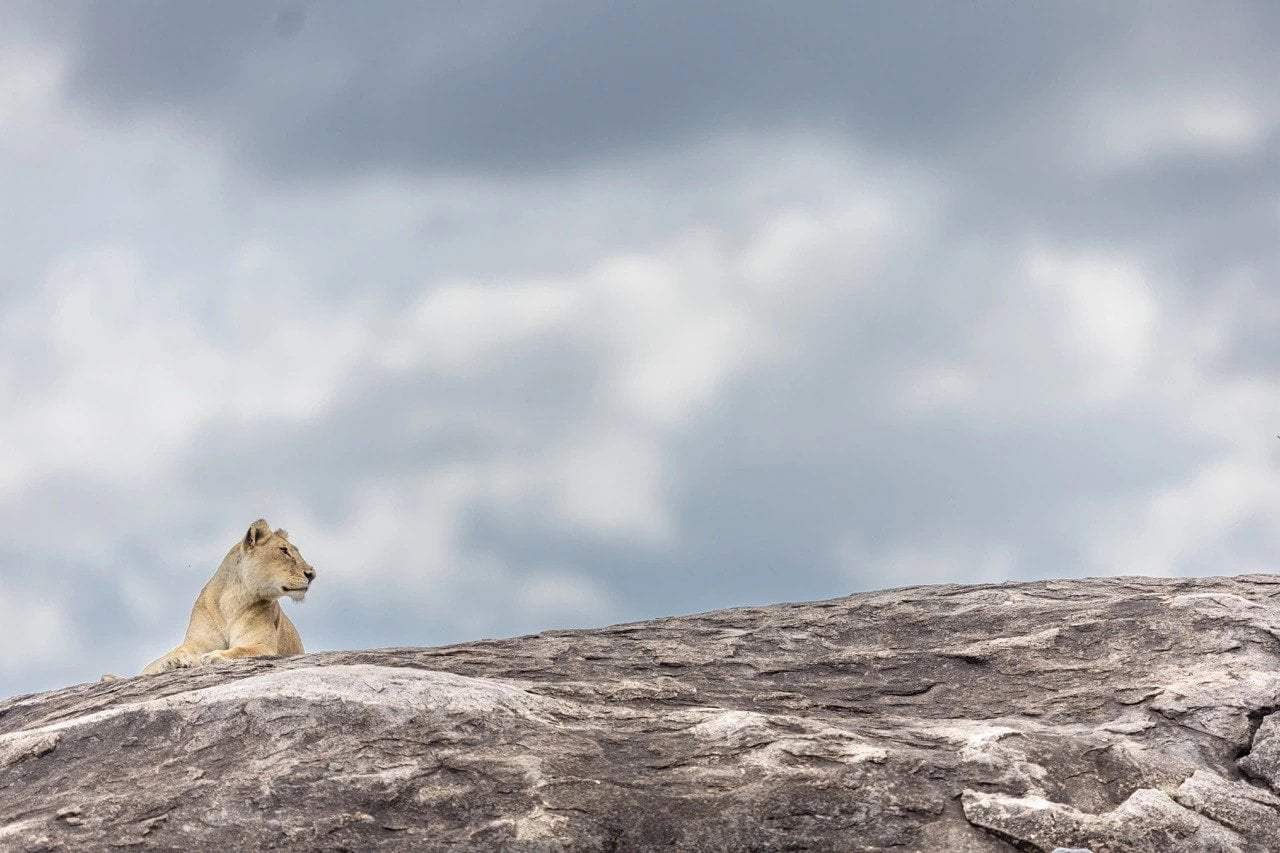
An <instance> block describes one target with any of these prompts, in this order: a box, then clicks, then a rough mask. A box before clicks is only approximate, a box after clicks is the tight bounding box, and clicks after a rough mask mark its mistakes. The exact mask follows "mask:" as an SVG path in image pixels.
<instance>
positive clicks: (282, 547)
mask: <svg viewBox="0 0 1280 853" xmlns="http://www.w3.org/2000/svg"><path fill="white" fill-rule="evenodd" d="M280 551H281V552H282V553H283V554H284V555H285V556H286V557H287V556H289V549H288V548H286V547H284V546H283V545H281V546H280Z"/></svg>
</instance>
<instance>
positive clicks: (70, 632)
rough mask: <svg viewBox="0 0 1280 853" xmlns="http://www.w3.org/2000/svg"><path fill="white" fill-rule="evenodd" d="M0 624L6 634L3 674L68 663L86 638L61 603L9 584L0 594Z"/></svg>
mask: <svg viewBox="0 0 1280 853" xmlns="http://www.w3.org/2000/svg"><path fill="white" fill-rule="evenodd" d="M0 625H3V626H4V630H5V636H6V637H7V640H6V642H5V643H4V644H3V645H2V646H0V675H4V676H12V675H17V674H21V673H24V672H29V671H31V670H33V669H35V668H38V667H42V666H48V665H50V664H64V665H65V663H66V660H67V659H68V658H69V657H71V656H72V655H75V654H77V653H78V652H79V651H80V649H81V644H82V642H83V640H84V638H83V637H81V636H80V635H79V633H78V632H77V631H76V630H75V629H74V628H73V626H72V625H71V622H70V620H69V618H68V614H67V612H66V610H65V609H64V608H63V607H62V605H61V604H59V603H58V602H54V601H40V600H39V598H38V595H37V593H36V591H35V590H32V589H18V588H14V586H13V585H12V584H10V583H6V584H5V589H4V595H3V596H0Z"/></svg>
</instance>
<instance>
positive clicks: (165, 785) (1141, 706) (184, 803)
mask: <svg viewBox="0 0 1280 853" xmlns="http://www.w3.org/2000/svg"><path fill="white" fill-rule="evenodd" d="M1278 594H1280V586H1277V584H1276V579H1275V578H1271V577H1256V576H1242V577H1236V578H1206V579H1147V578H1112V579H1089V580H1073V581H1047V582H1038V583H1024V584H1003V585H986V586H935V587H916V588H907V589H898V590H889V591H885V592H876V593H868V594H861V595H854V596H850V597H848V598H843V599H837V600H834V601H824V602H816V603H810V604H782V605H775V606H771V607H748V608H739V609H736V610H726V611H721V612H717V613H708V614H702V615H698V616H687V617H680V618H673V619H661V620H656V621H652V622H643V623H635V624H629V625H617V626H613V627H610V628H601V629H598V630H590V631H551V632H546V633H543V634H539V635H536V636H530V637H519V638H515V639H510V640H500V641H494V640H484V641H481V642H476V643H468V644H465V645H460V646H452V647H448V648H442V649H415V648H406V649H385V650H379V651H363V652H331V653H324V654H313V655H305V656H301V657H294V658H275V659H256V660H244V661H237V662H232V663H227V664H223V665H218V666H212V667H201V668H197V669H192V670H178V671H174V672H170V673H165V674H163V675H157V676H151V677H144V678H128V679H121V680H119V681H111V682H104V683H93V684H83V685H77V686H74V687H69V688H66V689H64V690H58V691H53V692H49V693H44V694H38V695H31V696H19V697H15V698H12V699H9V700H6V701H4V702H0V850H6V851H8V850H104V849H110V848H113V847H128V848H131V849H139V850H156V849H158V850H192V849H210V848H217V849H265V848H279V849H299V850H308V849H326V850H342V849H347V850H376V849H387V850H475V851H480V850H483V851H492V850H512V851H521V850H529V851H552V850H574V851H579V850H581V851H596V850H600V851H604V850H654V849H662V850H683V851H713V850H714V851H724V850H831V851H856V850H886V849H902V850H928V851H944V850H945V851H1010V850H1040V851H1046V853H1048V851H1054V850H1089V851H1092V853H1107V852H1108V851H1162V853H1163V851H1236V850H1238V851H1268V850H1276V851H1280V795H1278V793H1277V790H1276V788H1277V787H1278V786H1280V715H1275V712H1276V709H1277V708H1278V707H1280V640H1278V639H1277V637H1278V636H1280V606H1278V605H1277V604H1276V603H1275V602H1274V601H1273V598H1272V597H1273V596H1275V595H1278Z"/></svg>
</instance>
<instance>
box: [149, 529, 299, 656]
mask: <svg viewBox="0 0 1280 853" xmlns="http://www.w3.org/2000/svg"><path fill="white" fill-rule="evenodd" d="M314 578H315V570H314V569H312V568H311V565H310V564H309V563H308V562H307V561H306V560H304V559H303V558H302V554H300V553H299V552H298V549H297V548H296V547H295V546H294V545H293V543H291V542H290V541H289V534H288V533H286V532H285V531H283V530H276V531H275V532H272V530H271V527H270V526H269V525H268V524H267V522H266V521H264V520H262V519H258V520H257V521H255V522H254V523H253V524H252V525H250V526H249V531H248V532H247V533H246V534H245V536H244V539H242V540H241V541H239V542H237V543H236V544H235V547H233V548H232V549H231V550H230V551H228V552H227V556H226V558H224V559H223V561H222V565H220V566H218V570H217V571H216V572H214V574H213V578H212V579H211V580H210V581H209V582H208V583H207V584H205V585H204V589H202V590H200V596H199V597H198V598H196V603H195V606H194V607H192V608H191V621H190V623H189V624H188V625H187V635H186V637H185V638H183V640H182V645H180V646H178V647H177V648H176V649H174V650H173V651H171V652H169V653H168V654H166V655H164V656H162V657H160V658H157V659H156V660H154V661H152V662H151V663H149V664H147V666H146V667H145V668H144V669H143V670H142V674H143V675H155V674H156V673H159V672H165V671H166V670H170V669H178V668H180V667H187V666H201V665H203V664H210V663H216V662H217V661H223V660H232V659H234V658H247V657H258V656H261V655H300V654H302V638H301V637H299V636H298V629H297V628H295V627H293V623H292V622H290V621H289V617H288V616H286V615H285V614H284V611H283V610H281V609H280V603H279V601H277V599H279V598H280V597H281V596H284V595H287V596H289V597H290V598H292V599H293V600H294V601H302V600H303V598H304V597H305V596H306V594H307V589H308V588H309V587H310V586H311V581H312V580H313V579H314Z"/></svg>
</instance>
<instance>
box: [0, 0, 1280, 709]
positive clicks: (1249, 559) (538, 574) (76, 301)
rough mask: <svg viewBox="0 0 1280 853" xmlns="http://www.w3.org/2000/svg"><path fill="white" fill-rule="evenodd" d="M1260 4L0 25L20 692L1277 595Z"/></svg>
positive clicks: (788, 5)
mask: <svg viewBox="0 0 1280 853" xmlns="http://www.w3.org/2000/svg"><path fill="white" fill-rule="evenodd" d="M1277 44H1280V4H1277V3H1275V2H1270V0H1258V2H1253V3H1249V2H1227V1H1226V0H1214V2H1198V3H1192V2H1179V0H1162V2H1158V3H1157V2H1150V3H1148V2H1136V0H1135V2H1124V3H1116V2H1112V0H1102V2H1097V3H1092V2H1087V0H1080V2H1077V1H1076V0H1071V2H1066V1H1065V0H1064V2H1058V3H1053V2H1037V3H1028V2H1023V0H1005V2H988V0H937V2H900V1H899V0H895V1H894V2H889V0H884V2H880V0H876V2H872V0H867V2H849V1H848V0H830V1H829V2H828V0H804V1H803V2H785V3H784V2H769V3H765V2H756V0H695V2H683V0H681V2H676V0H645V2H639V1H638V0H636V2H631V1H630V0H626V2H624V0H608V2H605V0H599V2H553V1H552V0H548V2H534V0H509V2H488V0H468V2H466V3H456V2H437V3H431V2H406V3H392V2H377V3H349V2H343V3H338V2H280V0H243V2H184V3H161V2H146V3H142V2H125V0H117V2H112V3H83V4H82V3H74V2H67V0H54V2H47V0H32V2H13V0H0V217H2V219H0V235H2V236H0V260H2V261H3V262H2V263H0V631H2V632H3V642H0V696H7V695H10V694H12V693H16V692H25V691H32V690H40V689H48V688H53V687H58V686H62V685H64V684H67V683H72V682H77V681H84V680H91V679H96V678H97V677H98V675H99V674H100V673H102V672H117V673H121V674H128V673H133V672H136V671H137V670H138V669H139V668H140V667H141V666H142V665H144V664H145V663H146V662H147V661H149V660H151V659H152V658H154V657H156V656H158V655H159V654H160V653H162V652H164V651H167V650H168V649H169V648H172V647H173V646H174V645H175V644H176V643H177V642H178V641H179V640H180V639H181V635H182V632H183V629H184V628H185V625H186V620H187V614H188V612H189V609H190V605H191V602H192V601H193V600H194V597H195V595H196V593H197V592H198V591H199V589H200V587H201V585H202V584H203V583H204V582H205V581H206V580H207V579H208V577H209V575H210V574H211V573H212V571H213V570H214V568H215V567H216V566H217V564H218V562H219V560H220V559H221V557H222V555H223V554H224V553H225V552H226V550H227V549H228V548H229V547H230V546H231V545H232V544H233V543H234V542H235V541H236V540H237V538H239V537H240V536H242V535H243V533H244V531H245V528H246V527H247V526H248V525H249V523H250V522H252V521H253V520H254V519H256V518H258V517H259V516H264V517H266V518H267V519H268V521H270V522H271V523H272V524H273V525H275V526H283V527H286V528H288V529H289V530H290V531H291V533H292V536H293V539H294V541H295V542H296V543H297V544H298V545H299V547H300V548H301V550H302V552H303V554H304V555H306V557H307V558H308V560H309V561H310V562H311V563H313V564H314V565H315V567H316V569H317V570H318V572H319V577H318V579H317V583H316V586H315V588H314V590H313V592H312V594H311V597H310V599H309V600H308V601H307V602H306V603H304V604H302V605H294V604H293V603H292V602H286V604H285V607H286V609H287V611H288V612H289V614H290V616H291V617H292V618H293V619H294V621H295V622H296V623H297V625H298V626H299V629H300V631H301V633H302V636H303V639H304V641H305V643H306V645H307V648H308V649H309V650H313V651H316V650H324V649H338V648H361V647H380V646H391V645H406V646H407V645H414V646H418V645H438V644H443V643H451V642H460V641H465V640H470V639H478V638H481V637H485V636H505V635H513V634H519V633H526V632H533V631H537V630H541V629H546V628H557V627H577V626H593V625H603V624H607V623H610V622H617V621H623V620H631V619H641V618H648V617H655V616H662V615H672V614H679V613H688V612H694V611H702V610H708V609H714V608H721V607H730V606H735V605H742V604H767V603H773V602H779V601H795V600H805V599H819V598H829V597H834V596H838V595H844V594H847V593H850V592H854V591H857V590H866V589H873V588H879V587H888V586H899V585H906V584H918V583H935V582H985V581H1000V580H1016V579H1032V578H1044V577H1078V576H1084V575H1110V574H1121V573H1138V574H1148V575H1199V574H1234V573H1239V572H1254V571H1271V570H1273V569H1275V568H1276V567H1277V566H1278V565H1280V470H1277V468H1278V467H1280V466H1278V461H1280V441H1278V440H1277V438H1276V433H1277V432H1280V393H1278V392H1280V387H1277V386H1278V384H1280V383H1278V380H1280V372H1278V370H1277V358H1278V357H1280V248H1278V247H1280V145H1278V142H1280V88H1278V87H1277V86H1276V80H1280V53H1278V52H1277V51H1276V45H1277Z"/></svg>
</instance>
